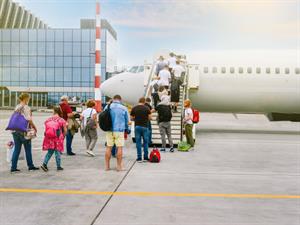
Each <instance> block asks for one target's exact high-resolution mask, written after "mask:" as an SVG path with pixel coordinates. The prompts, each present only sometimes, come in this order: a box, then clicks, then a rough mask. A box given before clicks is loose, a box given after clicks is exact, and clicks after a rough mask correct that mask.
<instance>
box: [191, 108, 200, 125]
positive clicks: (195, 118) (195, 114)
mask: <svg viewBox="0 0 300 225" xmlns="http://www.w3.org/2000/svg"><path fill="white" fill-rule="evenodd" d="M192 111H193V123H199V121H200V112H199V111H198V110H197V109H192Z"/></svg>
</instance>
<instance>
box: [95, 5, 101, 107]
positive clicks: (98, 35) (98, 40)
mask: <svg viewBox="0 0 300 225" xmlns="http://www.w3.org/2000/svg"><path fill="white" fill-rule="evenodd" d="M95 40H96V44H95V102H96V110H97V112H100V111H101V110H102V105H101V97H102V94H101V90H100V86H101V18H100V2H99V1H96V39H95Z"/></svg>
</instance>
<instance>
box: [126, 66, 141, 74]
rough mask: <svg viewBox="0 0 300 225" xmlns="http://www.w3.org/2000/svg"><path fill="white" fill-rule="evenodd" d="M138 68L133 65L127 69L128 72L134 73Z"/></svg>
mask: <svg viewBox="0 0 300 225" xmlns="http://www.w3.org/2000/svg"><path fill="white" fill-rule="evenodd" d="M138 69H139V67H138V66H133V67H131V68H130V69H129V71H128V72H130V73H136V72H137V70H138Z"/></svg>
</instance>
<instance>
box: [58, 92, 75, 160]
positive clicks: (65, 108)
mask: <svg viewBox="0 0 300 225" xmlns="http://www.w3.org/2000/svg"><path fill="white" fill-rule="evenodd" d="M68 99H69V98H68V96H62V97H61V98H60V101H61V102H60V104H59V105H60V108H61V111H62V118H63V119H64V120H65V121H66V122H67V120H68V118H72V117H73V116H74V113H73V111H72V109H71V107H70V105H69V103H68ZM72 141H73V135H72V133H71V130H69V129H68V131H67V135H66V149H67V155H76V154H75V153H74V152H73V151H72Z"/></svg>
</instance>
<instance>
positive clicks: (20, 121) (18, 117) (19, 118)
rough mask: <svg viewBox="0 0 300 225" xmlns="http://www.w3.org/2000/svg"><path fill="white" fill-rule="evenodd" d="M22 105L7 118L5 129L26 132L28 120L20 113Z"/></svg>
mask: <svg viewBox="0 0 300 225" xmlns="http://www.w3.org/2000/svg"><path fill="white" fill-rule="evenodd" d="M22 110H23V107H22V108H21V109H20V110H19V111H15V112H14V113H13V114H12V116H11V117H10V119H9V123H8V126H7V128H6V130H13V131H19V132H26V131H27V128H28V121H27V120H26V119H25V117H24V116H23V115H22V112H21V111H22Z"/></svg>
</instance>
